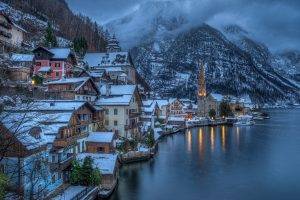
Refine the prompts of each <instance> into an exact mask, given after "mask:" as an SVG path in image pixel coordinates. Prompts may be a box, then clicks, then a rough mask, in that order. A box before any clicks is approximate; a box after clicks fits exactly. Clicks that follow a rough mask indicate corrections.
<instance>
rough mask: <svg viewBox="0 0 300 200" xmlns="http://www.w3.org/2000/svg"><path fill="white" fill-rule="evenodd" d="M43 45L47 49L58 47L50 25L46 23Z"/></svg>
mask: <svg viewBox="0 0 300 200" xmlns="http://www.w3.org/2000/svg"><path fill="white" fill-rule="evenodd" d="M44 45H45V46H46V47H49V48H52V47H57V46H58V45H57V39H56V36H55V34H54V31H53V28H52V26H51V24H50V23H48V26H47V28H46V33H45V36H44Z"/></svg>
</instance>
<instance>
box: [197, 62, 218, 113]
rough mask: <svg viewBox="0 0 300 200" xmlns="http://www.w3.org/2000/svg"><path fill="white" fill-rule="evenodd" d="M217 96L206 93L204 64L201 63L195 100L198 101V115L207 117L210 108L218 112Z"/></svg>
mask: <svg viewBox="0 0 300 200" xmlns="http://www.w3.org/2000/svg"><path fill="white" fill-rule="evenodd" d="M218 101H219V97H218V96H216V95H215V96H214V94H212V93H211V94H207V91H206V82H205V65H201V67H200V72H199V76H198V91H197V102H198V116H199V117H209V111H210V110H211V109H213V110H215V112H216V113H218V110H219V103H218Z"/></svg>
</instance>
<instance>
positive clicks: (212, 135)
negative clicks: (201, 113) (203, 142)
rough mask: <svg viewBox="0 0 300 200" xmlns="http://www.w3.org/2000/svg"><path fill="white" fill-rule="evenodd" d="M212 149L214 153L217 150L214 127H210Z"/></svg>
mask: <svg viewBox="0 0 300 200" xmlns="http://www.w3.org/2000/svg"><path fill="white" fill-rule="evenodd" d="M210 144H211V146H210V148H211V151H214V150H215V131H214V128H213V127H210Z"/></svg>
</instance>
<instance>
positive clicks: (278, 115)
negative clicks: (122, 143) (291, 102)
mask: <svg viewBox="0 0 300 200" xmlns="http://www.w3.org/2000/svg"><path fill="white" fill-rule="evenodd" d="M271 116H272V118H271V119H270V120H265V121H261V122H259V124H258V125H254V126H251V127H234V126H229V127H227V126H217V127H202V128H194V129H191V130H188V131H186V132H185V133H179V134H175V135H172V136H169V137H165V138H163V139H162V140H161V142H160V143H159V150H158V154H157V155H156V156H155V158H154V159H152V160H151V161H149V162H144V163H136V164H132V165H128V166H125V167H123V168H122V169H121V170H120V180H119V187H118V188H117V190H116V192H115V193H114V194H113V196H112V197H111V200H153V199H158V200H160V199H172V200H177V199H178V200H182V199H187V200H198V199H206V200H215V199H230V200H240V199H243V200H253V199H254V200H256V199H258V200H259V199H272V200H273V199H275V200H277V199H278V200H281V199H295V200H297V199H299V196H300V182H299V180H300V173H299V169H300V156H299V155H300V134H299V129H300V123H299V117H300V109H299V110H288V111H286V110H278V111H276V110H275V111H273V112H271Z"/></svg>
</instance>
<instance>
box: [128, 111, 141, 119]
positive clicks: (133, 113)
mask: <svg viewBox="0 0 300 200" xmlns="http://www.w3.org/2000/svg"><path fill="white" fill-rule="evenodd" d="M128 115H129V118H135V117H139V116H140V115H141V113H140V112H133V111H131V110H130V111H129V114H128Z"/></svg>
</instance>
